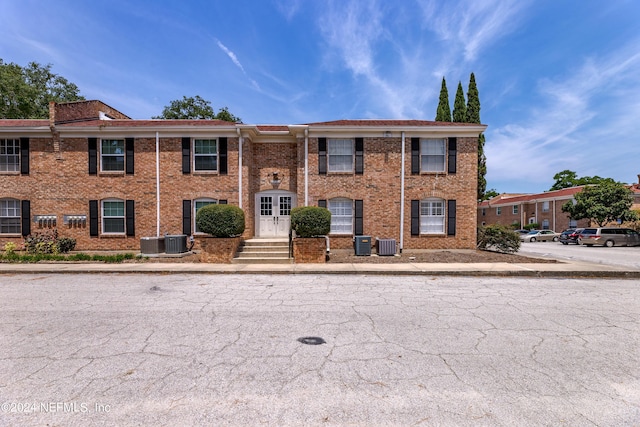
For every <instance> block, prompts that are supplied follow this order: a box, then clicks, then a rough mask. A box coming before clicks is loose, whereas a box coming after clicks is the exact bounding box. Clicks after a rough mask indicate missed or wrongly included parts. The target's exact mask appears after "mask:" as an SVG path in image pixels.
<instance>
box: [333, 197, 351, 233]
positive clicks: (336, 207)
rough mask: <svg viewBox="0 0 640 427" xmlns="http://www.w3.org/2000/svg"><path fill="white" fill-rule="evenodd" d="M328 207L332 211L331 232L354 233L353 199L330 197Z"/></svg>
mask: <svg viewBox="0 0 640 427" xmlns="http://www.w3.org/2000/svg"><path fill="white" fill-rule="evenodd" d="M327 208H328V209H329V212H331V231H330V232H331V234H353V200H351V199H346V198H336V199H330V200H328V205H327Z"/></svg>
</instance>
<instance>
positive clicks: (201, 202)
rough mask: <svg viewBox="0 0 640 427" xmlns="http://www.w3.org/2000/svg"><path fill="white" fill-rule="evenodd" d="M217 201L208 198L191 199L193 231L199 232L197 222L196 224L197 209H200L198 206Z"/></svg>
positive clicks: (212, 203)
mask: <svg viewBox="0 0 640 427" xmlns="http://www.w3.org/2000/svg"><path fill="white" fill-rule="evenodd" d="M217 203H218V201H217V200H216V199H208V198H203V199H196V200H194V201H193V229H194V230H195V231H194V232H195V233H201V231H200V229H199V228H198V224H196V215H197V214H198V210H200V208H202V207H204V206H207V205H215V204H217Z"/></svg>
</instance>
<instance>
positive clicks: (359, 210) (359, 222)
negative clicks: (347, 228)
mask: <svg viewBox="0 0 640 427" xmlns="http://www.w3.org/2000/svg"><path fill="white" fill-rule="evenodd" d="M355 202H356V203H355V208H356V209H355V211H356V212H355V221H354V225H355V227H354V230H353V234H355V235H356V236H362V235H363V234H364V220H363V216H364V215H363V210H364V206H363V202H362V200H356V201H355Z"/></svg>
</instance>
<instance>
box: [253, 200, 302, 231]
mask: <svg viewBox="0 0 640 427" xmlns="http://www.w3.org/2000/svg"><path fill="white" fill-rule="evenodd" d="M294 206H295V194H293V193H289V192H288V191H265V192H262V193H258V194H256V237H287V236H288V235H289V227H290V226H291V208H293V207H294Z"/></svg>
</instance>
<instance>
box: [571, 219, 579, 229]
mask: <svg viewBox="0 0 640 427" xmlns="http://www.w3.org/2000/svg"><path fill="white" fill-rule="evenodd" d="M577 227H578V221H577V220H575V219H571V218H570V219H569V228H577Z"/></svg>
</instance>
